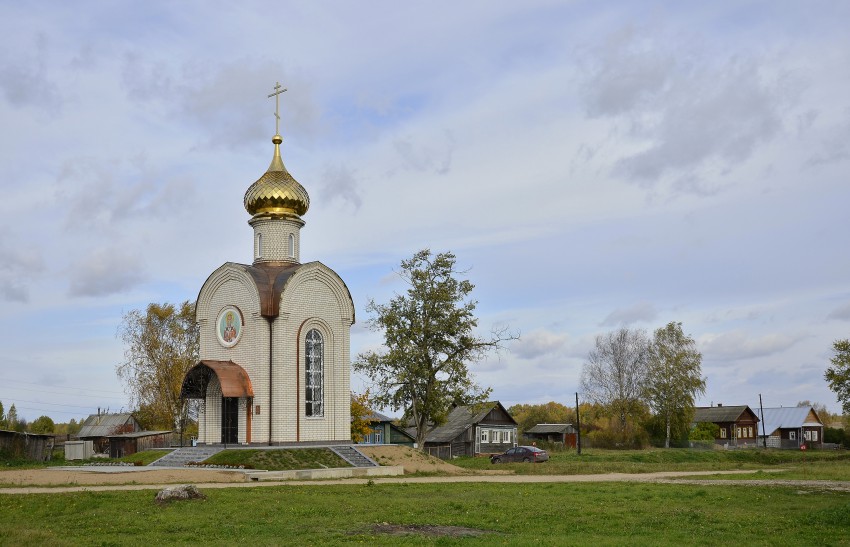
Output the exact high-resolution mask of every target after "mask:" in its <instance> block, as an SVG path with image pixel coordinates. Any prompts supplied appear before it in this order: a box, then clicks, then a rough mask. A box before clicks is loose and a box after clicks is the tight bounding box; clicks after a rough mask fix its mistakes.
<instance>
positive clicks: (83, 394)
mask: <svg viewBox="0 0 850 547" xmlns="http://www.w3.org/2000/svg"><path fill="white" fill-rule="evenodd" d="M22 383H23V382H22ZM14 389H15V390H16V391H34V392H36V393H50V394H51V395H66V396H69V397H96V398H98V399H116V400H124V399H125V397H115V396H110V395H93V394H91V393H63V392H61V391H44V390H43V389H27V388H25V387H16V388H14ZM106 393H115V392H114V391H107V392H106Z"/></svg>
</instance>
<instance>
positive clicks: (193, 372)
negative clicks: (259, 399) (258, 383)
mask: <svg viewBox="0 0 850 547" xmlns="http://www.w3.org/2000/svg"><path fill="white" fill-rule="evenodd" d="M211 373H212V374H215V375H216V377H218V382H219V384H220V385H221V395H222V396H223V397H253V396H254V387H253V386H252V385H251V378H249V377H248V373H247V372H245V369H244V368H242V367H240V366H239V365H237V364H236V363H234V362H233V361H212V360H206V361H201V362H199V363H198V364H197V365H195V366H194V367H192V368H191V369H189V372H187V373H186V376H185V377H184V378H183V386H182V389H181V393H180V395H181V397H188V398H199V397H200V398H203V397H205V396H206V391H207V384H208V383H209V376H210V374H211Z"/></svg>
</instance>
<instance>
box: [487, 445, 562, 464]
mask: <svg viewBox="0 0 850 547" xmlns="http://www.w3.org/2000/svg"><path fill="white" fill-rule="evenodd" d="M548 459H549V454H547V453H546V451H545V450H541V449H539V448H537V447H536V446H516V447H514V448H510V449H508V450H507V451H506V452H505V453H504V454H495V455H493V456H490V463H508V462H545V461H546V460H548Z"/></svg>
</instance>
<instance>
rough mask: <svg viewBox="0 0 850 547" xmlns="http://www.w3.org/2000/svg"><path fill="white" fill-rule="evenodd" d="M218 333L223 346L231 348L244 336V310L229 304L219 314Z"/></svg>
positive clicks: (216, 330)
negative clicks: (241, 310)
mask: <svg viewBox="0 0 850 547" xmlns="http://www.w3.org/2000/svg"><path fill="white" fill-rule="evenodd" d="M215 332H216V334H217V335H218V341H219V342H220V343H221V345H222V346H224V347H227V348H231V347H233V346H235V345H236V343H237V342H239V338H241V337H242V312H240V311H239V308H237V307H236V306H227V307H225V308H224V309H222V310H221V312H219V314H218V320H217V321H216V329H215Z"/></svg>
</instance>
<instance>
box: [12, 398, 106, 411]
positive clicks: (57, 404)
mask: <svg viewBox="0 0 850 547" xmlns="http://www.w3.org/2000/svg"><path fill="white" fill-rule="evenodd" d="M4 398H5V399H7V400H9V401H13V403H12V404H14V403H15V402H17V401H20V402H22V403H30V404H34V405H50V406H67V407H69V408H92V407H93V406H96V405H86V406H79V405H63V404H61V403H47V402H44V401H25V400H24V399H16V398H14V397H0V400H2V399H4ZM15 408H17V405H15Z"/></svg>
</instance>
